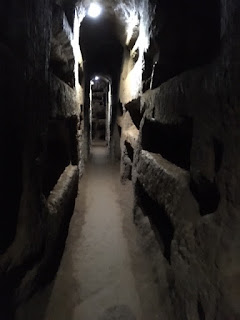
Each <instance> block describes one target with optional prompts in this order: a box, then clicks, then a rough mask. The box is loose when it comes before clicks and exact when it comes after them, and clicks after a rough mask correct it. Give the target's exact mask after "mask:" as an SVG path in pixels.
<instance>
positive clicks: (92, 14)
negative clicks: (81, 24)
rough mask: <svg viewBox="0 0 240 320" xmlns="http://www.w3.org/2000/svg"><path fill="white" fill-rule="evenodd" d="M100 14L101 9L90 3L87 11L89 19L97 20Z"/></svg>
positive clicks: (97, 5)
mask: <svg viewBox="0 0 240 320" xmlns="http://www.w3.org/2000/svg"><path fill="white" fill-rule="evenodd" d="M101 12H102V8H101V7H100V6H99V4H97V3H91V4H90V7H89V9H88V15H89V17H91V18H97V17H98V16H99V15H100V14H101Z"/></svg>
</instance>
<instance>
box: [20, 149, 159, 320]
mask: <svg viewBox="0 0 240 320" xmlns="http://www.w3.org/2000/svg"><path fill="white" fill-rule="evenodd" d="M132 203H133V199H132V190H131V184H129V185H128V186H121V185H120V182H119V170H118V166H117V165H111V163H110V162H109V160H108V156H107V149H106V148H105V147H102V146H95V147H94V148H93V150H92V157H91V161H90V162H89V165H88V167H87V169H86V172H85V173H84V176H83V178H82V179H81V181H80V184H79V195H78V197H77V199H76V206H75V212H74V215H73V217H72V220H71V224H70V228H69V235H68V238H67V242H66V247H65V251H64V255H63V258H62V261H61V265H60V268H59V270H58V273H57V275H56V279H55V281H54V283H53V284H52V286H50V287H49V288H48V298H46V294H45V298H44V299H43V298H42V297H43V296H44V293H42V295H41V294H39V295H38V297H35V302H34V299H33V301H32V302H31V303H30V304H31V306H30V307H28V308H26V310H27V309H28V311H26V310H25V314H24V319H25V320H27V319H33V318H34V319H36V320H38V319H39V320H114V319H119V320H134V319H135V320H158V319H162V318H160V317H159V314H160V311H159V310H158V308H159V301H158V292H157V285H156V284H155V282H154V276H153V274H152V272H151V267H150V264H149V261H148V259H147V258H146V257H145V256H144V253H143V252H142V251H141V248H140V247H141V246H139V248H138V245H137V241H136V238H137V236H136V229H135V226H134V224H133V222H132V213H131V210H132ZM43 300H44V301H45V304H44V303H43V302H42V301H43ZM39 302H40V303H39ZM36 304H38V305H39V308H41V310H39V311H40V312H39V317H38V316H37V315H36V314H35V315H33V309H36ZM42 305H44V308H45V310H44V312H43V310H42V309H43V306H42ZM30 310H31V311H30ZM20 313H21V312H19V314H20ZM22 314H23V311H22ZM40 314H41V316H40ZM20 319H21V317H18V318H17V320H20ZM22 319H23V316H22ZM163 320H165V319H163Z"/></svg>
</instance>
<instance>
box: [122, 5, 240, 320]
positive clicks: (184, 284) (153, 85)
mask: <svg viewBox="0 0 240 320" xmlns="http://www.w3.org/2000/svg"><path fill="white" fill-rule="evenodd" d="M152 5H153V6H152V8H154V9H153V10H154V12H155V14H154V16H153V21H152V24H151V28H150V30H152V33H151V34H150V35H149V39H150V41H149V44H150V45H149V48H148V50H146V51H145V53H144V60H143V61H142V62H143V64H144V66H145V67H144V70H143V73H142V86H141V88H139V91H140V93H139V95H138V97H136V96H134V100H132V98H131V97H132V94H131V86H129V89H126V88H127V85H126V83H125V84H124V82H125V81H127V79H128V77H127V76H126V74H123V77H122V81H123V84H122V86H121V87H122V88H124V90H122V92H121V94H120V96H121V100H122V102H123V115H122V116H121V117H120V118H119V120H118V123H119V127H120V128H121V130H122V142H121V146H122V164H121V171H122V179H123V180H124V179H126V178H129V179H131V180H132V181H133V184H134V190H135V211H134V217H135V221H136V224H137V225H138V226H139V230H140V233H141V234H142V238H143V241H144V243H145V247H146V250H147V252H148V254H149V256H150V258H151V261H152V263H153V265H154V269H155V270H156V275H157V278H158V281H159V292H160V296H161V298H162V301H163V305H162V307H163V310H165V315H166V319H179V320H181V319H182V320H184V319H189V320H193V319H196V320H204V319H218V320H226V319H239V318H240V309H239V297H240V295H239V286H240V282H239V280H240V251H239V247H240V236H239V228H240V217H239V196H238V193H239V192H238V189H239V188H238V185H239V182H240V177H239V172H240V170H239V169H240V168H239V163H240V161H239V160H240V159H239V158H240V152H239V142H240V130H239V123H240V122H239V120H240V113H239V101H240V96H239V89H238V83H239V74H240V69H239V57H240V55H239V53H240V52H239V40H240V24H239V12H240V11H239V10H240V6H239V3H238V2H237V1H234V0H232V1H225V0H222V1H221V3H220V1H212V2H211V4H210V3H208V2H206V1H202V2H201V4H200V3H199V4H198V5H196V4H195V3H194V5H191V3H190V2H183V1H170V2H169V3H166V2H165V1H158V2H155V3H154V2H153V1H152ZM142 21H147V19H143V20H142ZM128 56H129V54H128ZM134 63H135V62H134V61H132V65H133V67H131V68H134ZM125 65H126V62H125ZM128 65H129V62H128ZM131 70H133V69H131ZM124 72H126V69H125V70H124ZM130 72H132V71H130ZM126 90H128V91H129V92H126ZM136 141H137V143H136ZM168 297H170V298H168Z"/></svg>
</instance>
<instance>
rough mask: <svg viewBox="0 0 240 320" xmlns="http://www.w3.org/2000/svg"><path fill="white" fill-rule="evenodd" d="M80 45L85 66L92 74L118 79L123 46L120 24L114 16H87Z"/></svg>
mask: <svg viewBox="0 0 240 320" xmlns="http://www.w3.org/2000/svg"><path fill="white" fill-rule="evenodd" d="M80 46H81V51H82V54H83V60H84V68H85V70H86V71H87V72H88V74H90V76H92V75H94V74H104V75H109V76H110V77H111V78H112V79H113V80H115V79H116V80H117V79H118V77H119V75H120V70H121V66H122V56H123V47H122V45H121V43H120V40H119V37H118V25H117V21H116V20H115V19H114V17H113V16H110V15H109V14H102V15H101V16H100V17H98V18H97V19H92V18H89V17H88V16H86V17H85V18H84V20H83V21H82V24H81V28H80Z"/></svg>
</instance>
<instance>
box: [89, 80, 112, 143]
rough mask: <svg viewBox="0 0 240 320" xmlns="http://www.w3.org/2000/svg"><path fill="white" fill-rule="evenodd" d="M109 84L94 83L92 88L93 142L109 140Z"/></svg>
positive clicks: (100, 81) (99, 81) (98, 81)
mask: <svg viewBox="0 0 240 320" xmlns="http://www.w3.org/2000/svg"><path fill="white" fill-rule="evenodd" d="M108 89H109V88H108V83H106V82H105V81H104V80H100V79H98V80H96V81H93V84H92V86H91V94H92V99H91V111H92V116H91V117H92V141H94V140H95V141H97V140H102V141H106V140H107V130H108V129H107V105H108V99H107V98H108Z"/></svg>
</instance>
